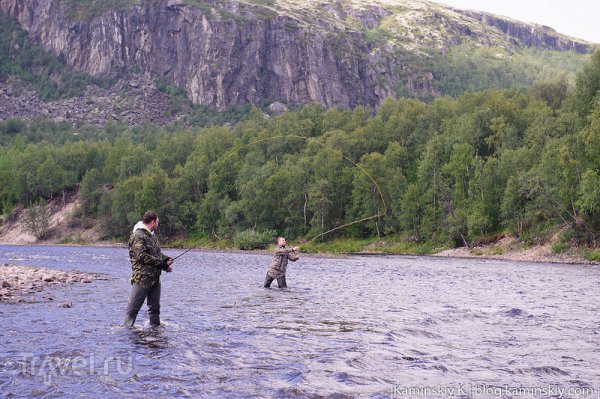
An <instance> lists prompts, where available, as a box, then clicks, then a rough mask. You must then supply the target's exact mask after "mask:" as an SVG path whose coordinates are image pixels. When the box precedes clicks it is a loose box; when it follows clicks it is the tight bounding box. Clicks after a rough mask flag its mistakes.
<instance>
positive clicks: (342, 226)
mask: <svg viewBox="0 0 600 399" xmlns="http://www.w3.org/2000/svg"><path fill="white" fill-rule="evenodd" d="M288 138H295V139H301V140H304V141H306V142H309V141H310V142H312V143H316V144H318V145H320V146H321V147H324V148H327V149H329V150H331V151H335V152H337V153H338V154H339V155H340V156H341V157H342V158H343V159H344V160H346V161H348V162H350V163H351V164H352V165H354V166H355V167H357V168H358V169H359V170H360V171H361V172H363V173H364V174H365V175H366V176H367V177H368V178H369V179H370V180H371V181H372V182H373V184H374V185H375V188H376V189H377V193H378V194H379V198H380V199H381V203H382V204H383V212H380V213H377V214H375V215H372V216H367V217H364V218H362V219H357V220H354V221H352V222H349V223H345V224H343V225H341V226H337V227H334V228H332V229H329V230H327V231H324V232H322V233H319V234H317V235H316V236H315V237H313V238H311V239H310V240H308V241H307V242H305V243H303V244H300V245H299V247H302V246H303V245H306V244H309V243H311V242H313V241H315V240H316V239H318V238H320V237H323V236H324V235H326V234H330V233H333V232H334V231H337V230H340V229H343V228H345V227H349V226H352V225H355V224H357V223H362V222H366V221H368V220H372V219H376V218H379V217H382V216H385V214H386V213H387V210H388V208H387V203H386V202H385V197H384V195H383V192H382V190H381V187H380V186H379V184H378V183H377V181H376V180H375V179H374V178H373V176H371V174H370V173H369V172H367V171H366V170H365V168H363V167H362V166H360V165H358V164H357V163H356V162H354V161H353V160H352V159H350V158H348V157H347V156H345V155H344V154H343V153H342V152H341V151H340V150H338V149H336V148H333V147H331V146H329V145H327V144H324V143H321V142H319V141H316V140H312V141H311V140H310V139H311V138H312V137H304V136H298V135H296V134H287V135H280V136H273V137H267V138H264V139H258V140H254V141H251V142H250V143H248V144H244V145H242V146H239V147H237V148H234V149H232V150H229V151H228V152H226V153H225V154H223V156H222V157H221V159H220V160H219V161H218V162H217V166H216V167H215V168H214V169H212V170H211V172H212V173H215V172H217V171H218V170H219V169H220V168H221V166H222V165H223V163H224V162H225V161H226V160H227V159H228V158H229V157H231V156H232V155H233V154H235V153H237V152H239V151H240V150H243V149H244V148H247V147H250V146H252V145H255V144H258V143H261V142H264V141H269V140H276V139H288ZM184 253H185V252H184Z"/></svg>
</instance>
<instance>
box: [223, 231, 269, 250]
mask: <svg viewBox="0 0 600 399" xmlns="http://www.w3.org/2000/svg"><path fill="white" fill-rule="evenodd" d="M276 235H277V233H276V232H275V231H274V230H265V231H256V230H254V229H252V228H250V229H246V230H244V231H240V232H238V233H236V234H235V236H234V238H233V243H234V245H235V247H236V248H238V249H265V248H267V245H269V244H270V243H271V242H273V238H274V237H275V236H276Z"/></svg>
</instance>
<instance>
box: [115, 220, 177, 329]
mask: <svg viewBox="0 0 600 399" xmlns="http://www.w3.org/2000/svg"><path fill="white" fill-rule="evenodd" d="M158 222H159V219H158V215H157V214H156V212H154V211H148V212H146V213H144V216H143V217H142V220H141V221H140V222H138V223H137V224H136V225H135V227H134V228H133V233H131V237H130V238H129V259H130V260H131V269H132V276H131V294H130V296H129V304H128V305H127V310H126V311H125V322H124V323H123V326H124V327H129V328H131V327H133V323H135V319H136V317H137V314H138V312H139V311H140V309H141V308H142V305H143V304H144V300H146V298H147V299H148V314H149V316H150V324H151V325H153V326H160V273H161V272H162V271H163V270H164V271H165V272H172V271H173V269H172V268H171V264H173V259H171V258H169V257H168V256H166V255H165V254H163V253H162V252H161V250H160V246H159V244H158V238H157V237H156V235H154V230H156V228H157V227H158Z"/></svg>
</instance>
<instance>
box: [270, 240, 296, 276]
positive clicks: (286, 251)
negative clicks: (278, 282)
mask: <svg viewBox="0 0 600 399" xmlns="http://www.w3.org/2000/svg"><path fill="white" fill-rule="evenodd" d="M298 259H300V255H298V254H297V253H296V251H294V250H293V249H291V248H286V247H285V246H280V247H277V248H275V253H274V254H273V260H272V261H271V264H270V265H269V271H268V272H267V273H268V274H269V276H271V277H273V278H277V277H281V276H285V272H286V270H287V264H288V260H291V261H292V262H295V261H297V260H298Z"/></svg>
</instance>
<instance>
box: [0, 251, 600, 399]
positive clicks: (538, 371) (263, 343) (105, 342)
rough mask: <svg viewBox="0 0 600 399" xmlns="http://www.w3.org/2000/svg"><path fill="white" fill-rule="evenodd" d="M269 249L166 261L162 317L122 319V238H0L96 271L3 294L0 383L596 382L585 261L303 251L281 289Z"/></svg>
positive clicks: (594, 291)
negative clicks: (44, 242) (48, 241)
mask: <svg viewBox="0 0 600 399" xmlns="http://www.w3.org/2000/svg"><path fill="white" fill-rule="evenodd" d="M179 252H180V251H176V250H166V251H165V253H167V254H169V255H171V256H175V255H177V254H178V253H179ZM269 260H270V256H269V255H262V254H240V253H210V252H190V253H188V254H186V255H185V256H183V257H182V258H180V259H179V260H178V261H177V263H176V264H175V265H174V266H175V267H174V269H175V271H174V272H173V273H170V274H166V275H165V274H163V277H162V301H161V304H162V312H161V318H162V322H163V324H164V327H161V328H152V327H150V326H149V325H148V321H147V320H148V317H147V313H146V306H145V305H144V307H143V308H142V311H141V312H140V314H139V316H138V321H137V323H136V327H135V328H134V329H132V330H127V329H123V328H121V327H119V324H120V323H121V322H122V319H123V311H124V309H125V306H126V304H127V299H128V295H129V290H130V285H129V277H130V274H131V267H130V265H129V261H128V258H127V252H126V250H125V249H124V248H83V247H63V246H61V247H28V246H0V263H13V264H23V265H36V266H44V267H50V268H57V269H62V270H79V271H84V272H95V273H97V272H99V273H105V274H106V275H108V277H109V279H108V280H98V281H94V282H92V283H91V284H75V285H64V286H60V287H58V286H55V287H52V288H46V289H45V290H44V293H46V292H48V291H49V290H50V292H51V293H52V295H53V296H54V297H55V301H49V300H46V299H43V298H42V295H41V294H39V295H36V296H34V297H33V298H30V297H29V296H28V297H27V299H28V301H30V302H31V303H25V304H6V303H4V304H0V396H2V397H48V398H50V397H57V398H58V397H106V398H118V397H131V398H141V397H166V398H171V397H194V398H195V397H215V398H221V397H222V398H249V397H265V398H271V397H281V398H288V397H299V398H304V397H332V398H346V397H374V398H387V397H462V398H479V397H486V398H487V397H503V398H508V397H514V398H522V397H557V398H558V397H574V398H579V397H586V398H587V397H590V398H592V397H594V398H598V397H600V396H599V395H598V385H599V384H600V334H599V333H600V325H599V315H600V305H599V302H600V301H599V300H600V284H598V281H599V280H600V268H598V267H596V266H586V265H556V264H534V263H514V262H503V261H486V260H463V259H447V258H431V257H406V256H388V257H383V256H382V257H378V256H369V257H347V258H336V259H326V258H315V257H308V256H304V257H303V258H302V259H300V261H298V262H296V263H290V266H289V268H288V277H287V280H288V285H289V286H290V288H289V289H286V290H279V289H277V288H272V289H264V288H262V287H261V285H262V281H263V279H264V275H265V272H266V269H267V266H268V263H269ZM275 286H276V282H275V283H274V287H275ZM32 300H33V301H32ZM63 300H69V301H72V302H73V307H72V308H68V309H64V308H59V307H57V303H59V302H61V301H63Z"/></svg>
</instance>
